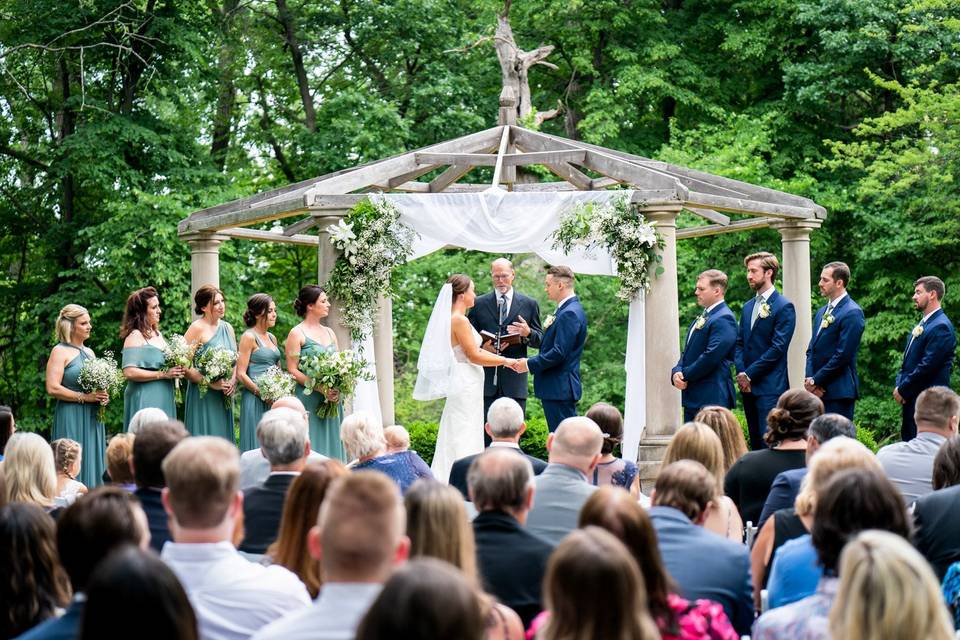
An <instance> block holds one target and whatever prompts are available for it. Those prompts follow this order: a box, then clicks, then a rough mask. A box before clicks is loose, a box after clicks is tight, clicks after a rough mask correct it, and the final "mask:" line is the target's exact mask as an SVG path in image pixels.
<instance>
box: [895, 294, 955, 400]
mask: <svg viewBox="0 0 960 640" xmlns="http://www.w3.org/2000/svg"><path fill="white" fill-rule="evenodd" d="M912 337H913V334H910V335H908V336H907V344H906V346H905V348H904V353H903V365H902V366H901V367H900V372H899V373H898V374H897V383H896V386H897V389H898V390H899V391H900V395H901V396H903V399H904V400H906V401H907V402H908V403H913V402H916V400H917V396H919V395H920V393H921V392H922V391H923V390H925V389H929V388H930V387H936V386H941V385H942V386H945V387H948V386H950V371H951V370H952V369H953V358H954V355H955V352H956V350H957V334H956V331H954V329H953V324H952V323H951V322H950V319H949V318H947V314H945V313H944V312H943V309H938V310H937V311H936V312H935V313H934V314H933V315H932V316H930V318H929V319H928V320H927V321H926V322H925V323H923V333H921V334H920V335H919V336H917V337H916V338H913V343H912V344H911V342H910V339H911V338H912Z"/></svg>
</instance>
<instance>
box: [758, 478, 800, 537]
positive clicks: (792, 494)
mask: <svg viewBox="0 0 960 640" xmlns="http://www.w3.org/2000/svg"><path fill="white" fill-rule="evenodd" d="M805 477H807V468H806V467H801V468H799V469H790V470H788V471H781V472H780V473H778V474H777V477H776V478H774V479H773V484H771V485H770V493H768V494H767V501H766V502H764V503H763V511H761V512H760V520H759V522H758V523H757V529H758V530H759V529H763V523H764V522H766V521H767V518H769V517H770V516H772V515H773V514H774V512H776V511H779V510H780V509H789V508H790V507H792V506H793V503H794V502H796V500H797V495H798V494H799V493H800V485H801V484H802V483H803V479H804V478H805Z"/></svg>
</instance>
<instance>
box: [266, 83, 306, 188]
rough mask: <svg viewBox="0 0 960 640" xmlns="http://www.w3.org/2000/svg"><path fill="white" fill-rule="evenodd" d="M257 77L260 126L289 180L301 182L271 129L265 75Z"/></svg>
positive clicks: (271, 122)
mask: <svg viewBox="0 0 960 640" xmlns="http://www.w3.org/2000/svg"><path fill="white" fill-rule="evenodd" d="M256 78H257V98H258V101H259V102H260V128H261V129H262V130H263V133H264V135H265V136H266V137H267V142H268V143H269V144H270V148H271V149H273V155H274V157H275V158H276V159H277V164H279V165H280V170H281V171H283V175H284V176H285V177H286V178H287V181H289V182H299V180H297V176H296V174H294V172H293V167H291V166H290V163H289V162H288V161H287V156H286V154H285V153H284V152H283V147H281V146H280V142H279V141H278V140H277V137H276V136H275V135H273V131H272V130H271V127H272V126H273V121H272V120H271V119H270V112H269V111H268V105H267V91H266V88H265V87H264V86H263V76H259V75H258V76H257V77H256Z"/></svg>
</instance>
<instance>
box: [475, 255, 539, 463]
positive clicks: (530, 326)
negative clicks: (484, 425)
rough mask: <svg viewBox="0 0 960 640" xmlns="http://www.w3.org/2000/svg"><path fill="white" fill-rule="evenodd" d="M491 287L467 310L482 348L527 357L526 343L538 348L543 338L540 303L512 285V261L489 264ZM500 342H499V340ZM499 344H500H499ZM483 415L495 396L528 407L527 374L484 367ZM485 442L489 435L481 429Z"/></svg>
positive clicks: (506, 369) (498, 260) (505, 260)
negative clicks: (478, 334)
mask: <svg viewBox="0 0 960 640" xmlns="http://www.w3.org/2000/svg"><path fill="white" fill-rule="evenodd" d="M490 277H491V279H492V280H493V291H491V292H489V293H485V294H483V295H482V296H479V297H478V298H477V301H476V303H475V304H474V306H473V309H471V310H470V314H469V316H468V317H469V318H470V323H471V324H472V325H473V327H474V329H476V330H477V332H479V333H480V335H481V336H482V338H483V348H484V349H486V350H488V351H491V352H493V353H499V354H501V355H503V356H505V357H507V358H526V357H527V347H533V348H535V349H536V348H539V347H540V339H541V338H543V329H542V327H541V326H540V305H539V304H538V303H537V301H536V300H534V299H533V298H531V297H529V296H525V295H523V294H522V293H520V292H519V291H517V290H516V289H514V288H513V279H514V278H515V277H516V273H515V272H514V270H513V263H511V262H510V261H509V260H507V259H506V258H497V259H496V260H494V261H493V262H492V263H491V264H490ZM498 343H499V344H498ZM498 347H499V348H498ZM483 372H484V376H485V379H484V385H483V418H484V421H486V418H487V411H488V410H489V409H490V405H491V404H493V401H494V400H496V399H497V398H513V399H514V400H516V401H517V402H518V403H519V404H520V406H521V407H522V408H523V410H524V416H526V409H527V406H526V405H527V374H526V373H517V372H515V371H512V370H511V369H509V368H507V367H485V368H484V370H483ZM484 439H485V442H486V444H487V445H489V444H490V437H489V436H488V435H487V434H486V433H484Z"/></svg>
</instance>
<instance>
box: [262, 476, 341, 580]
mask: <svg viewBox="0 0 960 640" xmlns="http://www.w3.org/2000/svg"><path fill="white" fill-rule="evenodd" d="M349 473H350V472H349V471H347V468H346V467H344V466H343V465H342V464H340V462H339V461H338V460H322V461H320V462H311V463H309V464H307V465H306V466H305V467H304V468H303V471H301V472H300V475H298V476H297V477H296V478H294V479H293V482H291V483H290V488H289V489H288V490H287V499H286V500H284V502H283V515H282V516H281V517H280V530H279V533H277V540H276V542H274V543H273V544H272V545H270V548H269V549H267V555H268V556H270V558H272V559H273V563H274V564H278V565H280V566H282V567H286V568H287V569H289V570H290V571H292V572H293V573H295V574H297V577H299V578H300V581H301V582H303V584H304V585H305V586H306V587H307V591H309V592H310V596H311V597H314V598H315V597H317V594H318V593H319V592H320V585H321V584H322V581H321V579H320V565H319V564H318V563H317V561H316V560H315V559H314V558H313V557H311V556H310V553H309V551H308V550H307V535H308V534H309V533H310V529H312V528H313V527H314V526H316V524H317V516H318V515H319V513H320V505H321V504H323V499H324V497H325V496H326V495H327V489H329V488H330V483H331V482H333V481H334V480H335V479H336V478H340V477H343V476H345V475H347V474H349Z"/></svg>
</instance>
